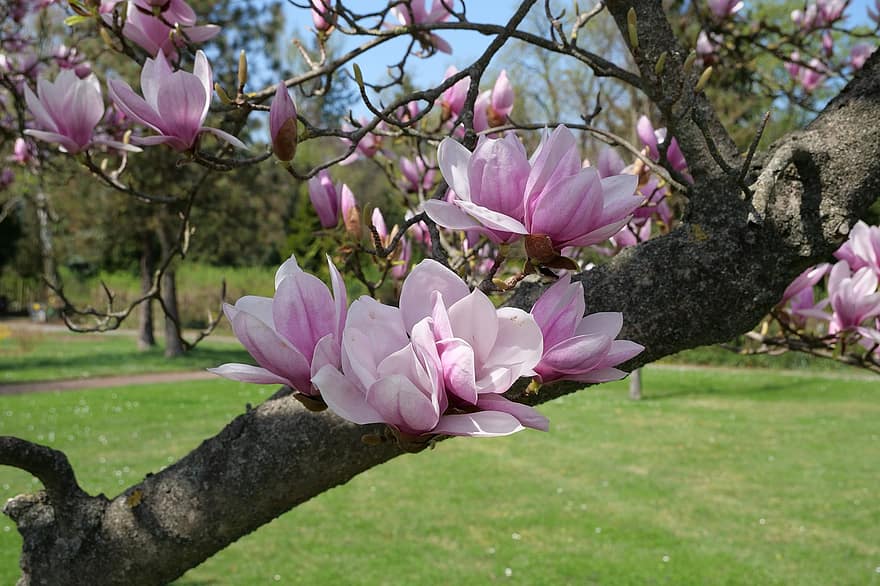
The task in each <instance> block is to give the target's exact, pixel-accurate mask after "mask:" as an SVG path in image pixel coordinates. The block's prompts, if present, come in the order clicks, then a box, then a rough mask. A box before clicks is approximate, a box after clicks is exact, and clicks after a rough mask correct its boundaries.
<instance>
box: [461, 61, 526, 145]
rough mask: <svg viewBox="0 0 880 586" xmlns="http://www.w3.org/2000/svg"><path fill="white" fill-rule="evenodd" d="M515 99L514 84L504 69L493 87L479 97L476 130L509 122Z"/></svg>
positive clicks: (475, 108) (475, 112)
mask: <svg viewBox="0 0 880 586" xmlns="http://www.w3.org/2000/svg"><path fill="white" fill-rule="evenodd" d="M465 91H467V88H465ZM513 100H514V94H513V86H511V85H510V80H508V79H507V71H502V72H501V74H500V75H499V76H498V79H496V80H495V85H494V86H492V89H491V90H488V91H485V92H483V93H481V94H480V95H479V96H478V97H477V101H476V103H475V104H474V130H475V131H477V132H482V131H483V130H486V129H488V128H491V127H494V126H501V125H502V124H504V123H505V122H507V117H508V116H510V113H511V112H512V111H513Z"/></svg>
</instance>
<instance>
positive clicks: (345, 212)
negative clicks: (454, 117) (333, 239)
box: [339, 183, 361, 237]
mask: <svg viewBox="0 0 880 586" xmlns="http://www.w3.org/2000/svg"><path fill="white" fill-rule="evenodd" d="M339 209H340V210H341V211H342V224H343V225H344V226H345V230H346V231H347V232H348V233H349V234H351V235H353V236H355V237H358V236H360V232H361V212H360V210H359V209H358V206H357V201H356V200H355V198H354V193H352V191H351V189H349V188H348V185H346V184H344V183H343V184H342V188H341V189H340V190H339Z"/></svg>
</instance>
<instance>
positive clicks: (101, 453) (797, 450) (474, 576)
mask: <svg viewBox="0 0 880 586" xmlns="http://www.w3.org/2000/svg"><path fill="white" fill-rule="evenodd" d="M644 385H645V394H646V397H647V398H646V400H644V401H642V402H639V403H634V402H631V401H629V400H627V399H626V383H625V382H624V383H616V384H612V385H605V386H601V387H595V388H592V389H589V390H587V391H584V392H581V393H579V394H576V395H573V396H569V397H565V398H563V399H560V400H557V401H555V402H553V403H551V404H549V405H546V406H544V407H542V410H543V412H544V413H545V414H546V415H548V416H549V417H550V419H551V422H552V430H551V432H550V433H547V434H544V433H540V432H535V431H526V432H523V433H520V434H517V435H515V436H512V437H509V438H501V439H494V440H473V439H472V440H467V439H456V440H452V441H448V442H443V443H441V444H440V445H438V446H437V448H436V449H435V450H430V451H426V452H423V453H421V454H417V455H408V456H404V457H401V458H398V459H396V460H394V461H392V462H390V463H388V464H386V465H383V466H380V467H378V468H375V469H373V470H370V471H369V472H367V473H365V474H362V475H360V476H359V477H357V478H355V479H354V480H353V481H352V482H350V483H349V484H347V485H345V486H342V487H338V488H335V489H333V490H331V491H329V492H327V493H326V494H323V495H321V496H320V497H318V498H316V499H314V500H312V501H310V502H308V503H306V504H304V505H302V506H300V507H298V508H297V509H295V510H293V511H291V512H290V513H288V514H286V515H284V516H282V517H281V518H280V519H277V520H276V521H274V522H273V523H271V524H270V525H268V526H266V527H263V528H262V529H260V530H258V531H257V532H255V533H254V534H252V535H250V536H248V537H245V538H244V539H242V540H241V541H239V542H238V543H236V544H234V545H233V546H231V547H230V548H228V549H227V550H225V551H223V552H222V553H220V554H218V555H217V556H215V557H214V558H212V559H210V560H208V561H207V562H206V563H205V564H203V565H202V566H201V567H199V568H196V569H194V570H192V571H191V572H189V573H188V574H187V575H186V576H184V577H183V578H181V579H180V580H179V582H178V583H179V584H181V585H205V584H244V585H250V584H262V583H282V584H455V585H458V584H485V583H490V582H510V583H519V584H578V585H579V584H614V585H617V584H634V585H635V584H674V585H678V584H693V585H703V584H748V585H752V584H762V585H763V584H799V585H803V584H806V585H811V584H815V585H822V586H825V585H828V584H860V585H861V584H869V585H870V584H873V585H877V584H880V500H878V496H880V482H878V481H880V469H878V464H880V426H878V421H880V401H878V398H880V397H878V390H880V384H878V382H877V381H873V380H865V381H862V380H845V381H844V380H838V379H834V378H828V377H824V378H820V377H809V376H793V375H791V374H781V373H774V372H772V371H757V372H756V371H740V372H736V373H732V372H727V371H724V372H720V371H715V372H713V371H703V370H701V371H676V370H672V369H668V368H665V369H656V368H654V369H652V368H650V367H649V368H648V369H646V371H645V374H644ZM272 390H273V389H271V388H269V387H260V386H256V385H243V384H238V383H234V382H230V381H217V382H211V381H207V382H191V383H185V384H173V385H161V386H142V387H129V388H119V389H102V390H93V391H83V392H71V393H65V394H59V395H48V394H40V395H29V396H13V397H4V398H2V399H0V434H16V435H20V436H22V437H26V438H28V439H32V440H37V441H41V442H44V443H48V444H50V445H52V446H55V447H58V448H60V449H62V450H64V451H66V452H67V453H68V454H69V456H70V458H71V460H72V463H73V465H74V467H75V469H76V470H77V473H78V476H79V478H80V481H81V483H82V484H83V486H84V488H85V489H86V490H88V491H90V492H97V491H103V492H105V493H107V494H108V495H113V494H116V493H118V492H119V491H120V490H122V489H123V488H124V487H125V486H128V485H130V484H131V483H133V482H136V481H138V480H139V479H140V478H142V477H143V475H144V474H145V473H147V472H149V471H155V470H158V469H159V468H161V467H162V466H163V465H166V464H168V463H169V462H172V461H174V460H176V459H177V458H179V457H180V456H182V455H183V454H185V453H186V452H187V451H188V450H190V449H192V448H193V447H195V446H196V445H198V443H199V442H200V441H201V440H202V439H203V438H204V437H206V436H208V435H210V434H213V433H215V432H216V431H217V430H219V429H220V428H221V427H222V425H223V424H224V423H225V422H226V421H228V420H229V419H230V418H231V417H232V416H233V415H235V414H237V413H239V412H241V411H242V410H243V409H244V405H245V403H247V402H252V403H255V402H258V401H259V400H261V398H264V397H265V396H267V395H268V393H270V392H272ZM194 414H197V416H194ZM37 487H38V484H37V483H36V482H35V481H33V480H32V479H31V478H30V476H29V475H27V474H23V473H21V472H19V471H16V470H12V469H8V468H0V498H3V499H5V498H8V497H10V496H12V495H14V494H17V493H19V492H22V491H26V490H34V489H36V488H37ZM18 548H19V538H18V535H17V532H16V531H15V528H14V526H13V524H12V523H11V521H9V520H8V519H5V518H3V519H0V583H2V584H11V583H13V582H14V580H15V577H16V575H17V574H16V564H17V556H18Z"/></svg>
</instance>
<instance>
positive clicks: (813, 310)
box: [780, 221, 880, 354]
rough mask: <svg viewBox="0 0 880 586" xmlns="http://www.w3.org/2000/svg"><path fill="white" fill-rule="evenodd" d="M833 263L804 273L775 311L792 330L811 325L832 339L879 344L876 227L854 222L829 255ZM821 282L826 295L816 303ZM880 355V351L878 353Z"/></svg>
mask: <svg viewBox="0 0 880 586" xmlns="http://www.w3.org/2000/svg"><path fill="white" fill-rule="evenodd" d="M834 256H835V257H836V258H837V259H838V260H837V262H836V263H835V264H834V265H830V264H828V263H823V264H820V265H818V266H816V267H811V268H809V269H807V270H806V271H804V272H803V273H802V274H801V275H800V276H799V277H798V278H797V279H795V280H794V282H792V284H791V285H789V286H788V288H787V289H786V290H785V293H784V294H783V298H782V302H781V304H780V305H781V309H782V312H783V313H784V314H785V315H786V316H788V317H787V319H788V320H789V322H790V323H791V324H792V325H793V326H794V327H796V328H801V329H803V328H811V327H814V328H815V329H817V330H818V331H819V332H820V333H824V334H827V335H828V336H833V337H834V338H836V339H837V340H838V341H857V342H858V343H860V344H862V345H863V346H865V347H866V348H874V351H875V352H876V351H877V345H878V344H880V290H878V283H880V226H868V225H867V224H865V223H864V222H861V221H860V222H858V223H857V224H856V225H855V226H854V227H853V229H852V231H851V233H850V237H849V239H848V240H847V241H846V242H845V243H844V244H843V245H842V246H841V247H840V248H839V249H838V250H837V252H835V253H834ZM823 279H825V282H824V290H825V291H826V292H827V297H826V298H824V299H820V300H818V301H817V300H816V298H815V287H816V286H817V285H820V284H822V281H823ZM878 354H880V353H878Z"/></svg>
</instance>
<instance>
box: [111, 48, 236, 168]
mask: <svg viewBox="0 0 880 586" xmlns="http://www.w3.org/2000/svg"><path fill="white" fill-rule="evenodd" d="M108 87H109V88H110V96H111V97H112V98H113V102H114V103H115V104H116V106H117V107H118V108H119V109H120V110H122V111H123V112H124V113H125V115H126V116H128V117H129V118H131V119H132V120H133V121H135V122H138V123H140V124H143V125H144V126H147V127H149V128H150V129H152V130H153V131H155V132H157V133H158V136H146V137H136V138H133V139H132V140H133V141H135V142H137V143H138V144H144V145H155V144H167V145H168V146H170V147H171V148H173V149H174V150H176V151H186V150H189V149H191V148H193V146H194V145H195V143H196V139H197V138H198V137H199V135H200V134H202V133H205V132H207V133H210V134H213V135H215V136H217V137H218V138H220V139H222V140H225V141H226V142H228V143H230V144H232V145H233V146H236V147H238V148H242V149H244V148H247V147H246V146H245V145H244V143H242V142H241V141H240V140H238V139H237V138H235V137H234V136H232V135H231V134H229V133H226V132H224V131H222V130H220V129H218V128H209V127H207V126H202V124H203V123H204V122H205V118H206V117H207V116H208V108H209V107H210V106H211V97H212V95H213V91H214V89H213V88H214V83H213V76H212V74H211V66H210V65H209V64H208V58H207V57H205V54H204V52H202V51H198V52H197V53H196V60H195V65H194V66H193V72H192V73H188V72H186V71H173V70H172V69H171V66H170V65H169V64H168V61H167V60H166V59H165V55H164V53H163V52H162V50H161V49H160V50H159V53H158V55H156V58H155V59H147V61H146V63H144V67H143V69H142V70H141V91H142V92H143V94H144V97H143V98H142V97H140V96H139V95H137V94H136V93H134V91H132V89H131V87H130V86H129V85H128V84H127V83H125V82H124V81H120V80H117V79H111V80H109V81H108Z"/></svg>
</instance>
